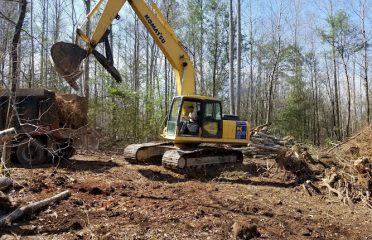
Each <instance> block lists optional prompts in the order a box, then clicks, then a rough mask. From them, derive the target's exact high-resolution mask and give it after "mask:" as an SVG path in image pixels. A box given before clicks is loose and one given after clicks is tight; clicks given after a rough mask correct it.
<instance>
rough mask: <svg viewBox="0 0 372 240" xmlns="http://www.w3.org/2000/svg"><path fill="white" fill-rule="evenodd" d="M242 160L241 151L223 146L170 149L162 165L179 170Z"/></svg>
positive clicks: (165, 154)
mask: <svg viewBox="0 0 372 240" xmlns="http://www.w3.org/2000/svg"><path fill="white" fill-rule="evenodd" d="M242 162H243V153H242V152H241V151H238V150H233V149H227V148H221V147H196V148H194V149H176V150H168V151H166V152H165V153H164V155H163V158H162V165H163V166H164V167H165V168H167V169H171V170H173V171H177V172H183V171H185V170H187V171H189V170H192V169H200V168H208V167H210V166H217V165H226V164H235V163H242Z"/></svg>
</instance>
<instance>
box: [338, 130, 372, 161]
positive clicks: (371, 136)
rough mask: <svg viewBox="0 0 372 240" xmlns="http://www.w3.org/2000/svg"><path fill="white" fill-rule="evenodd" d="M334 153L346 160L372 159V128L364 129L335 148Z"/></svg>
mask: <svg viewBox="0 0 372 240" xmlns="http://www.w3.org/2000/svg"><path fill="white" fill-rule="evenodd" d="M332 153H335V154H337V155H339V156H342V157H343V158H344V159H346V160H356V159H358V158H359V157H368V158H370V159H372V126H369V127H365V128H364V129H362V130H361V131H360V132H359V133H358V134H356V135H354V136H353V137H351V138H349V140H348V141H346V142H344V143H342V144H341V145H340V146H339V147H336V148H334V149H333V150H332Z"/></svg>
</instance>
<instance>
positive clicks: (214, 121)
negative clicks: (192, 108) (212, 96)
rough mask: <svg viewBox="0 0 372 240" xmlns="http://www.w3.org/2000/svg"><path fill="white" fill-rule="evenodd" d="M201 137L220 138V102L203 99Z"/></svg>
mask: <svg viewBox="0 0 372 240" xmlns="http://www.w3.org/2000/svg"><path fill="white" fill-rule="evenodd" d="M202 137H205V138H222V107H221V102H217V101H204V104H203V120H202Z"/></svg>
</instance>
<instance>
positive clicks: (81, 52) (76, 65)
mask: <svg viewBox="0 0 372 240" xmlns="http://www.w3.org/2000/svg"><path fill="white" fill-rule="evenodd" d="M86 57H88V51H87V50H85V49H83V48H81V47H80V46H78V45H76V44H72V43H66V42H57V43H55V44H53V46H52V48H51V58H52V63H53V65H54V68H55V70H56V72H57V73H58V74H59V75H60V76H61V77H62V78H64V79H65V80H66V81H67V82H68V84H69V85H70V86H71V87H72V88H73V89H75V90H78V89H79V87H78V85H77V83H76V80H77V79H78V78H79V77H80V76H81V74H82V70H81V68H80V64H81V62H82V61H83V60H84V59H85V58H86Z"/></svg>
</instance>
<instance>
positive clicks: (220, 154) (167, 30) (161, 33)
mask: <svg viewBox="0 0 372 240" xmlns="http://www.w3.org/2000/svg"><path fill="white" fill-rule="evenodd" d="M125 2H126V1H125V0H106V1H105V0H99V1H98V2H97V4H96V6H95V7H94V8H93V9H92V11H91V12H90V13H89V14H88V15H87V17H86V20H85V21H84V23H83V24H85V22H86V21H87V20H88V19H91V18H92V17H93V16H94V15H95V14H97V12H98V10H99V9H100V8H101V7H102V6H104V7H103V11H102V14H101V16H100V18H99V20H98V23H97V25H96V27H95V30H94V31H93V33H92V34H91V36H88V35H87V34H85V33H84V32H83V31H82V30H81V28H78V29H77V31H76V32H77V36H79V37H80V38H81V39H82V40H83V41H84V42H85V43H86V46H87V47H86V49H83V48H81V47H80V46H78V45H77V44H72V43H65V42H58V43H55V44H54V45H53V46H52V49H51V57H52V61H53V63H54V66H55V69H56V71H57V72H58V73H59V74H60V75H61V76H62V77H63V78H65V79H66V80H67V82H68V83H69V84H70V85H71V86H72V87H73V88H75V89H76V88H77V85H76V83H75V81H76V79H77V78H78V77H79V76H80V75H81V71H80V66H79V65H80V63H81V62H82V60H83V59H85V58H86V57H88V56H89V55H90V54H93V55H94V56H95V57H96V58H97V60H98V61H99V62H100V63H101V64H102V65H103V66H104V67H105V69H106V70H107V71H108V72H109V73H110V74H111V75H112V77H113V78H115V79H116V80H117V81H119V82H120V81H121V77H120V73H119V71H118V70H117V69H116V68H115V67H114V66H113V58H112V54H111V47H110V45H109V41H108V34H109V32H108V28H109V26H110V24H111V23H112V22H113V21H114V19H118V18H120V17H119V15H118V13H119V11H120V9H121V8H122V7H123V5H124V4H125ZM128 3H129V4H130V6H131V7H132V9H133V10H134V12H135V14H136V15H137V17H138V18H139V19H140V20H141V22H142V23H143V24H144V26H145V27H146V29H147V31H148V32H149V33H150V35H151V36H152V38H153V39H154V41H155V43H156V44H157V46H158V47H159V48H160V49H161V51H162V52H163V53H164V55H165V57H166V58H167V60H168V61H169V63H170V64H171V65H172V67H173V70H174V74H175V76H176V87H177V96H176V97H174V99H173V101H172V105H171V107H170V110H169V113H168V117H167V123H166V127H165V129H164V133H163V137H164V139H165V140H166V141H164V142H155V143H144V144H132V145H129V146H128V147H127V148H126V149H125V151H124V158H125V159H126V160H127V161H128V162H130V163H137V164H141V163H142V164H146V163H149V162H151V160H154V159H161V161H162V165H163V166H164V167H165V168H168V169H173V170H188V169H194V168H204V167H208V166H211V165H224V164H234V163H241V162H242V160H243V154H242V152H241V151H239V150H235V149H232V148H231V147H227V145H240V146H241V145H247V144H248V143H249V139H250V134H249V133H250V130H249V124H248V123H247V121H240V120H239V117H238V116H234V115H223V114H222V104H221V101H219V100H218V99H216V98H212V97H208V96H199V95H196V94H195V92H196V89H195V88H196V86H195V69H194V66H193V63H192V61H191V59H190V56H189V54H188V52H187V50H186V48H185V47H184V45H183V44H182V43H181V41H180V40H179V39H178V38H177V36H176V34H175V33H174V32H173V30H172V28H171V27H170V25H169V24H168V22H167V21H166V19H165V17H164V16H163V15H162V13H161V12H160V10H159V8H158V7H157V6H156V4H155V3H154V2H152V1H150V2H149V3H147V2H146V1H145V0H128ZM83 24H82V25H83ZM99 43H104V44H105V47H106V56H104V55H103V54H101V53H99V52H98V51H97V50H96V46H97V45H98V44H99Z"/></svg>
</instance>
